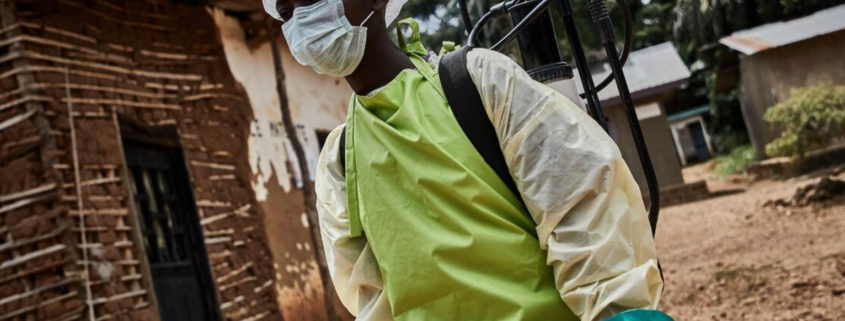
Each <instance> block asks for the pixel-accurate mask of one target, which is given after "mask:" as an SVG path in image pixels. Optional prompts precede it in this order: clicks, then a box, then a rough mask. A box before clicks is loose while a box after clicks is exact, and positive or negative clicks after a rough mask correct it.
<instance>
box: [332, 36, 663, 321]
mask: <svg viewBox="0 0 845 321" xmlns="http://www.w3.org/2000/svg"><path fill="white" fill-rule="evenodd" d="M467 59H468V70H469V74H470V76H471V78H472V80H473V82H474V83H475V84H476V86H477V87H478V91H479V93H480V94H481V97H482V101H483V103H484V106H485V109H486V110H487V115H488V116H489V117H490V120H491V121H492V123H493V124H494V126H495V127H496V132H497V134H498V137H499V141H500V144H501V147H502V151H503V152H504V155H505V159H506V161H507V163H508V166H509V168H510V170H511V175H512V176H513V178H514V180H515V182H516V183H517V185H518V187H519V190H520V191H521V193H522V198H523V200H524V201H525V204H526V206H527V208H528V210H529V212H530V213H531V216H532V217H533V218H534V221H535V222H536V223H537V233H538V236H539V239H540V240H541V242H540V244H539V245H538V246H540V247H541V248H543V249H547V250H548V258H547V263H548V264H549V265H551V266H553V268H554V274H555V281H556V286H557V288H558V290H559V292H560V295H561V298H562V300H563V302H565V303H566V305H567V306H568V307H569V308H570V309H571V310H572V312H574V313H575V314H576V315H578V316H580V318H581V320H584V321H589V320H601V319H604V318H606V317H609V316H611V315H614V314H618V313H621V312H623V311H625V310H629V309H634V308H640V309H656V308H657V305H658V302H659V301H660V295H661V292H662V288H663V281H662V280H661V277H660V273H659V271H658V269H657V260H656V253H655V248H654V240H653V239H652V237H651V233H650V231H651V229H650V227H649V223H648V218H647V214H646V211H645V208H644V205H643V201H642V197H641V194H640V190H639V187H638V185H637V183H636V181H635V180H634V177H633V176H632V174H631V172H630V171H629V169H628V166H627V165H626V164H625V162H624V160H623V159H622V156H621V154H620V152H619V149H618V148H617V147H616V144H615V143H614V142H613V141H612V140H611V139H610V137H609V136H608V135H607V134H606V133H604V132H603V131H602V129H601V127H599V126H598V124H596V122H595V121H594V120H593V119H592V118H590V116H589V115H587V114H586V113H585V112H584V111H582V110H581V109H580V108H578V107H577V106H576V105H575V104H573V103H572V102H571V101H570V100H569V99H567V98H565V97H564V96H563V95H561V94H559V93H557V92H555V91H554V90H552V89H550V88H548V87H546V86H544V85H542V84H540V83H537V82H535V81H534V80H532V79H531V78H530V77H529V76H528V74H527V73H525V71H523V70H522V69H521V67H520V66H519V65H517V64H516V63H515V62H514V61H513V60H511V59H510V58H508V57H506V56H504V55H501V54H499V53H496V52H492V51H488V50H483V49H475V50H472V51H470V52H469V54H468V57H467ZM429 62H430V63H431V64H432V65H434V69H435V70H437V65H438V64H439V58H438V57H434V58H432V59H430V61H429ZM342 127H343V126H341V127H339V128H337V129H335V130H334V131H333V132H332V133H331V134H330V135H329V137H328V139H327V141H326V144H325V148H324V149H323V151H322V153H321V154H320V159H319V163H318V165H317V176H316V179H317V181H316V184H317V185H316V186H317V197H318V204H317V209H318V212H319V217H320V228H321V230H322V237H323V244H324V247H325V250H326V256H327V261H328V266H329V270H330V272H331V275H332V280H333V281H334V284H335V288H336V289H337V291H338V294H339V295H340V298H341V301H342V302H343V304H344V305H345V306H346V308H347V309H349V311H350V312H351V313H352V314H353V315H356V316H357V317H358V320H391V319H392V317H391V311H390V306H389V303H388V301H387V295H386V294H385V293H384V290H383V286H382V280H381V276H380V272H379V267H378V264H377V262H376V260H375V257H374V256H373V253H372V251H371V250H370V249H369V248H368V245H367V240H366V237H365V236H362V237H357V238H351V237H350V227H349V215H348V212H347V204H346V186H345V179H344V170H343V168H342V167H341V164H340V159H339V154H338V149H339V145H340V144H339V142H338V138H339V136H340V133H341V130H342ZM386 197H389V196H386Z"/></svg>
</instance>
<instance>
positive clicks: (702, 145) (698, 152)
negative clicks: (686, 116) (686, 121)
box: [688, 122, 710, 162]
mask: <svg viewBox="0 0 845 321" xmlns="http://www.w3.org/2000/svg"><path fill="white" fill-rule="evenodd" d="M688 128H689V131H690V136H692V144H693V146H695V158H696V161H699V162H703V161H706V160H708V159H710V148H708V147H707V138H705V137H704V128H702V127H701V122H694V123H692V124H690V125H689V127H688Z"/></svg>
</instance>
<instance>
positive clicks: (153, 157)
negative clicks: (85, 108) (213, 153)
mask: <svg viewBox="0 0 845 321" xmlns="http://www.w3.org/2000/svg"><path fill="white" fill-rule="evenodd" d="M121 128H122V130H121V134H122V135H123V147H124V152H125V156H126V164H127V166H128V174H129V176H130V177H129V181H130V182H129V185H130V188H131V192H132V194H133V199H134V204H133V206H134V210H135V215H137V216H138V222H139V224H140V227H141V235H142V238H143V240H142V242H143V244H144V248H145V250H146V252H147V260H148V262H149V266H150V270H151V273H152V279H153V285H154V287H155V293H156V298H157V299H158V300H157V301H158V305H159V307H158V308H159V312H160V314H161V319H162V320H163V321H171V320H172V321H182V320H220V313H219V310H218V308H217V307H218V304H217V299H216V296H215V294H214V293H215V288H214V286H213V283H212V282H211V273H210V271H209V265H208V257H207V255H206V252H205V245H204V243H203V238H202V234H201V230H200V224H199V218H198V215H197V210H196V207H195V203H194V199H193V193H192V190H191V186H190V181H189V179H188V174H187V169H186V167H185V160H184V156H183V155H182V149H181V147H180V146H179V142H178V139H177V138H176V137H178V136H176V130H175V128H169V129H168V128H156V129H151V128H139V127H137V126H134V125H125V126H124V125H123V124H121Z"/></svg>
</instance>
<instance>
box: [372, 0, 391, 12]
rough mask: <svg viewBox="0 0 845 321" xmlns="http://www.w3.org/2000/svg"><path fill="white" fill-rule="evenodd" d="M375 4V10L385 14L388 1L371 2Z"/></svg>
mask: <svg viewBox="0 0 845 321" xmlns="http://www.w3.org/2000/svg"><path fill="white" fill-rule="evenodd" d="M371 1H372V2H373V10H375V11H377V12H381V13H384V10H385V9H387V2H388V0H371Z"/></svg>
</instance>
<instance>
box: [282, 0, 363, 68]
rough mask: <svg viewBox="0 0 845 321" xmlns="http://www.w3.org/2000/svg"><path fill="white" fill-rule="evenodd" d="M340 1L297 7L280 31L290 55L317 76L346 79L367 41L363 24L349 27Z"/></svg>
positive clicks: (323, 1) (355, 66) (325, 1)
mask: <svg viewBox="0 0 845 321" xmlns="http://www.w3.org/2000/svg"><path fill="white" fill-rule="evenodd" d="M343 12H344V11H343V2H342V0H321V1H319V2H317V3H315V4H312V5H310V6H307V7H299V8H296V9H295V10H294V12H293V16H292V17H291V19H290V20H288V21H287V22H285V24H283V25H282V31H283V32H284V34H285V39H286V40H287V42H288V46H289V47H290V51H291V54H293V57H294V58H296V61H297V62H299V63H300V64H302V65H305V66H309V67H311V68H313V69H314V71H316V72H317V73H318V74H323V75H329V76H334V77H345V76H348V75H349V74H351V73H352V72H353V71H355V68H357V67H358V64H359V63H361V58H363V57H364V47H365V44H366V41H367V28H365V27H363V25H364V24H366V23H367V21H368V20H369V19H370V17H372V16H373V13H375V12H371V13H370V15H369V16H367V18H366V19H364V22H362V23H361V25H360V26H352V25H350V24H349V20H347V19H346V16H344V13H343Z"/></svg>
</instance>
